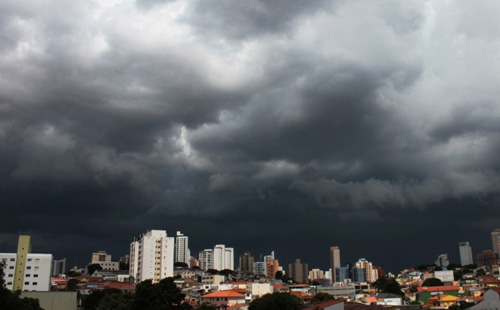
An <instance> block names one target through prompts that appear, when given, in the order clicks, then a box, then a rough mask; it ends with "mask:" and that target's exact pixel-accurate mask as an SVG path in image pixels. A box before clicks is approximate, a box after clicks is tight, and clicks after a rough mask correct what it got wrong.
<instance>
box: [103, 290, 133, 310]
mask: <svg viewBox="0 0 500 310" xmlns="http://www.w3.org/2000/svg"><path fill="white" fill-rule="evenodd" d="M133 298H134V295H133V294H132V293H129V292H122V291H120V292H119V293H111V294H107V295H105V296H104V297H103V298H101V300H100V301H99V303H98V308H99V310H130V306H131V305H132V301H133Z"/></svg>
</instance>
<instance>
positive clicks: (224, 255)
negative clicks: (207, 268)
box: [214, 244, 234, 270]
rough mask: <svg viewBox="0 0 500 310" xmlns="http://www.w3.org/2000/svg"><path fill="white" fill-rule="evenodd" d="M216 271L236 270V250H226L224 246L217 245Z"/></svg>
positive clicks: (215, 250)
mask: <svg viewBox="0 0 500 310" xmlns="http://www.w3.org/2000/svg"><path fill="white" fill-rule="evenodd" d="M214 269H216V270H224V269H230V270H234V249H233V248H226V246H225V245H224V244H217V245H216V246H215V247H214Z"/></svg>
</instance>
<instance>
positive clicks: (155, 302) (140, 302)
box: [131, 278, 192, 310]
mask: <svg viewBox="0 0 500 310" xmlns="http://www.w3.org/2000/svg"><path fill="white" fill-rule="evenodd" d="M131 309H132V310H183V309H192V308H191V306H190V305H189V304H188V303H186V302H184V294H182V293H181V291H180V289H179V288H178V287H177V286H176V285H175V283H174V279H173V278H165V279H163V280H161V281H160V282H159V283H156V284H153V283H152V282H151V280H146V281H144V282H141V283H139V284H138V285H137V286H136V290H135V298H134V301H133V302H132V307H131Z"/></svg>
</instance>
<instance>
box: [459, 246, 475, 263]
mask: <svg viewBox="0 0 500 310" xmlns="http://www.w3.org/2000/svg"><path fill="white" fill-rule="evenodd" d="M458 247H459V250H460V264H461V265H462V266H467V265H471V264H474V260H473V258H472V248H471V246H470V245H469V242H460V243H459V244H458Z"/></svg>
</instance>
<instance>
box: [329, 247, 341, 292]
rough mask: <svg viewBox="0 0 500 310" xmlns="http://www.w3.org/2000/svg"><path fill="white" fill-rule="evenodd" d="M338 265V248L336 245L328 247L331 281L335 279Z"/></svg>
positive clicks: (333, 281)
mask: <svg viewBox="0 0 500 310" xmlns="http://www.w3.org/2000/svg"><path fill="white" fill-rule="evenodd" d="M339 267H340V249H339V247H338V246H331V247H330V268H331V269H332V273H331V276H332V283H335V281H336V278H337V276H336V268H339Z"/></svg>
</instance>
